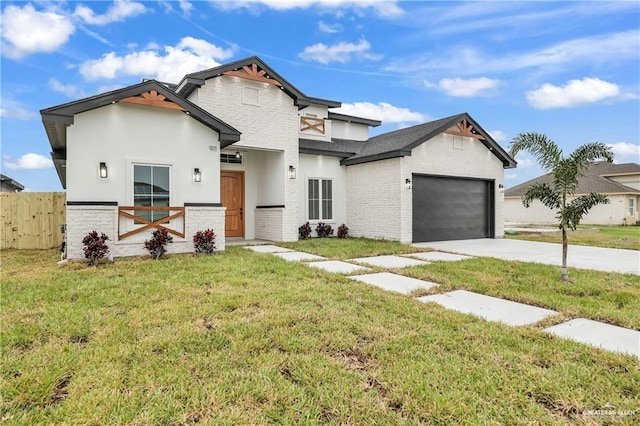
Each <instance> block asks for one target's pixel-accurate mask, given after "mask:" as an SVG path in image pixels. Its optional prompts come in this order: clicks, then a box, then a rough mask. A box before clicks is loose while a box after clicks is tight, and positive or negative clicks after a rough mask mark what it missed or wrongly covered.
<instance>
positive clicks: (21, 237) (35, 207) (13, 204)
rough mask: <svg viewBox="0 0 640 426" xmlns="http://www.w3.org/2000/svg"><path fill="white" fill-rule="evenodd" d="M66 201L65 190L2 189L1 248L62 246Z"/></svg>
mask: <svg viewBox="0 0 640 426" xmlns="http://www.w3.org/2000/svg"><path fill="white" fill-rule="evenodd" d="M66 203H67V195H66V194H65V193H64V192H1V193H0V212H1V216H0V217H1V219H2V223H0V249H7V248H14V249H48V248H53V247H60V244H61V243H62V240H63V238H64V235H63V234H62V232H60V226H61V225H63V224H64V223H65V217H66Z"/></svg>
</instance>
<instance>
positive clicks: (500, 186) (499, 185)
mask: <svg viewBox="0 0 640 426" xmlns="http://www.w3.org/2000/svg"><path fill="white" fill-rule="evenodd" d="M498 191H500V193H503V192H504V185H503V184H498Z"/></svg>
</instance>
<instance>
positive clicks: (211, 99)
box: [41, 57, 516, 258]
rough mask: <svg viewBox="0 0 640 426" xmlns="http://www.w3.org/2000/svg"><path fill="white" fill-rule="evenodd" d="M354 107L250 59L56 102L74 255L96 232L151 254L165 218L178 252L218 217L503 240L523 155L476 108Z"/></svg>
mask: <svg viewBox="0 0 640 426" xmlns="http://www.w3.org/2000/svg"><path fill="white" fill-rule="evenodd" d="M340 106H341V104H340V102H337V101H332V100H327V99H321V98H315V97H311V96H307V95H306V94H304V93H302V92H301V91H300V90H299V89H297V88H296V87H294V86H293V85H292V84H290V83H289V82H288V81H287V80H285V79H284V78H283V77H282V76H280V75H279V74H278V73H277V72H276V71H275V70H273V69H272V68H271V67H269V66H268V65H267V64H266V63H264V62H263V61H262V60H261V59H259V58H257V57H250V58H246V59H243V60H240V61H236V62H233V63H230V64H227V65H222V66H219V67H216V68H212V69H209V70H205V71H202V72H196V73H192V74H189V75H186V76H185V77H184V78H183V79H182V81H180V82H179V83H178V84H167V83H161V82H158V81H155V80H147V81H144V82H143V83H140V84H137V85H133V86H129V87H126V88H123V89H119V90H115V91H112V92H108V93H104V94H101V95H98V96H94V97H91V98H86V99H81V100H78V101H74V102H70V103H67V104H63V105H59V106H55V107H51V108H47V109H44V110H42V111H41V115H42V119H43V123H44V127H45V129H46V132H47V136H48V138H49V141H50V144H51V147H52V157H53V161H54V164H55V166H56V170H57V172H58V175H59V177H60V180H61V182H62V185H63V187H64V188H65V189H66V190H67V200H68V201H67V230H68V234H67V239H68V252H69V257H70V258H74V257H82V244H81V241H82V238H83V236H84V235H86V233H88V232H90V231H92V230H94V229H95V230H97V231H99V232H104V233H106V234H107V235H109V236H110V238H111V240H112V241H111V242H110V246H111V249H112V252H113V255H114V256H126V255H138V254H145V253H146V252H145V250H144V248H143V242H144V240H146V239H148V238H149V236H150V233H151V231H153V230H154V229H157V228H160V227H163V228H165V229H167V230H169V232H171V233H172V234H173V236H174V243H173V244H171V245H170V246H169V250H170V252H174V253H175V252H190V251H192V250H193V246H192V242H191V239H192V237H193V235H194V234H195V232H196V231H198V230H204V229H206V228H212V229H214V230H215V231H216V233H217V235H218V238H217V240H216V241H217V246H218V248H219V249H224V247H225V243H226V240H227V239H229V238H238V239H241V238H244V239H262V240H270V241H293V240H296V239H297V238H298V227H299V226H300V225H302V224H303V223H305V222H307V221H309V222H310V223H311V224H312V226H314V225H315V224H317V223H318V222H325V223H329V224H331V225H332V226H333V227H334V228H337V227H338V226H339V225H340V224H342V223H346V224H347V225H348V226H349V228H350V233H351V234H352V235H354V236H363V237H371V238H385V239H390V240H398V241H402V242H412V241H435V240H441V239H463V238H494V237H500V236H502V230H503V222H504V216H503V202H502V201H503V199H502V191H501V188H503V184H504V169H505V168H510V167H515V164H516V163H515V161H514V160H513V159H512V158H511V157H510V156H509V155H508V154H507V153H506V152H505V151H504V149H502V148H501V147H500V146H499V145H498V144H497V143H496V142H495V141H494V140H493V139H492V138H491V136H490V135H489V134H488V133H487V132H486V131H485V130H483V129H482V127H481V126H480V125H479V124H478V123H477V122H476V121H475V120H474V119H473V118H472V117H470V116H469V115H468V114H466V113H462V114H458V115H455V116H451V117H447V118H444V119H441V120H436V121H433V122H430V123H425V124H421V125H417V126H413V127H409V128H405V129H401V130H396V131H394V132H389V133H385V134H382V135H378V136H375V137H370V136H369V129H370V128H371V127H375V126H378V125H380V124H381V123H380V121H377V120H371V119H367V118H362V117H354V116H349V115H345V114H340V113H336V112H333V111H332V110H334V109H335V108H338V107H340Z"/></svg>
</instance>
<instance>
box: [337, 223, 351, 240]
mask: <svg viewBox="0 0 640 426" xmlns="http://www.w3.org/2000/svg"><path fill="white" fill-rule="evenodd" d="M347 237H349V227H348V226H347V225H345V224H344V223H343V224H342V225H340V226H338V238H347Z"/></svg>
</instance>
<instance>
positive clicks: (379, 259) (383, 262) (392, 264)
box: [350, 256, 427, 268]
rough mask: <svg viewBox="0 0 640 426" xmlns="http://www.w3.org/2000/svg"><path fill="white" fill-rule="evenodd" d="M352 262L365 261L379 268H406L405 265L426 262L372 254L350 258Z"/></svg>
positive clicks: (423, 263) (424, 263)
mask: <svg viewBox="0 0 640 426" xmlns="http://www.w3.org/2000/svg"><path fill="white" fill-rule="evenodd" d="M350 260H351V261H353V262H359V263H366V264H367V265H373V266H379V267H380V268H406V267H407V266H417V265H426V264H427V263H426V262H423V261H421V260H416V259H409V258H407V257H400V256H372V257H359V258H357V259H350Z"/></svg>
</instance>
